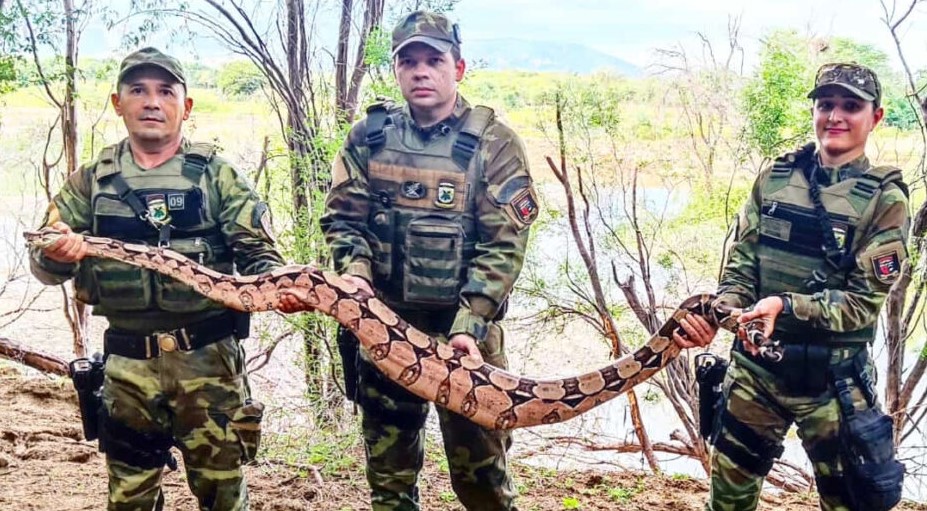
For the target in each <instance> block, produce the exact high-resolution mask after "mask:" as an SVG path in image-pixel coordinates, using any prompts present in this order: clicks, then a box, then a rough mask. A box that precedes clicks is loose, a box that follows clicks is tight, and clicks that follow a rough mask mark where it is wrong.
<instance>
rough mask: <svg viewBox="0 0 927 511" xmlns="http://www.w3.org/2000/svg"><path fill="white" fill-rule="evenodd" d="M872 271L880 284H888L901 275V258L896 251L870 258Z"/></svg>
mask: <svg viewBox="0 0 927 511" xmlns="http://www.w3.org/2000/svg"><path fill="white" fill-rule="evenodd" d="M872 270H873V271H874V272H875V276H876V278H877V279H879V281H880V282H884V283H886V284H890V283H892V282H894V281H895V278H897V277H898V275H899V274H900V273H901V258H900V257H898V251H897V250H892V251H890V252H883V253H880V254H876V255H874V256H872Z"/></svg>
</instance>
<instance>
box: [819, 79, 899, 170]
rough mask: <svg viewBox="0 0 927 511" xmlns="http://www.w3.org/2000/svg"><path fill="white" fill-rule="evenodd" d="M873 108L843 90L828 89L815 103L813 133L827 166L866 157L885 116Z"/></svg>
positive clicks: (836, 88)
mask: <svg viewBox="0 0 927 511" xmlns="http://www.w3.org/2000/svg"><path fill="white" fill-rule="evenodd" d="M874 106H875V105H874V104H873V102H872V101H865V100H863V99H861V98H858V97H856V96H854V95H853V94H851V93H849V92H848V91H846V90H844V89H842V88H840V87H834V88H833V89H831V90H827V89H825V90H823V91H821V94H820V95H818V96H817V97H816V98H815V99H814V107H813V108H812V118H813V120H814V131H815V135H816V136H817V139H818V147H819V148H820V151H821V160H822V162H823V163H824V164H825V165H842V164H844V163H846V162H849V161H852V160H854V159H856V158H858V157H860V156H862V155H863V153H864V152H865V151H866V140H867V139H868V138H869V133H871V132H872V130H873V129H874V128H875V127H876V125H877V124H879V121H881V120H882V116H883V115H884V110H882V108H881V107H880V108H874Z"/></svg>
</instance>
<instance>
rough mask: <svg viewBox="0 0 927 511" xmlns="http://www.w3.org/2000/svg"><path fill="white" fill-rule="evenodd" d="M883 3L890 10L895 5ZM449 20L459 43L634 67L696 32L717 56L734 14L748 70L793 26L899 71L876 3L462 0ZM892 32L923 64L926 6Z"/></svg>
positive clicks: (905, 0)
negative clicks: (551, 47) (883, 57)
mask: <svg viewBox="0 0 927 511" xmlns="http://www.w3.org/2000/svg"><path fill="white" fill-rule="evenodd" d="M884 1H885V2H886V4H887V6H888V8H889V9H890V10H891V9H892V8H893V6H895V5H896V2H894V1H893V0H884ZM909 5H910V1H909V0H902V1H901V2H897V7H894V8H895V9H897V10H898V11H901V12H903V11H904V10H905V9H906V8H907V6H909ZM901 12H899V13H898V14H897V15H896V17H897V16H900V15H901ZM453 16H455V17H456V18H457V19H458V20H459V22H460V24H461V32H462V37H463V39H464V44H466V38H467V37H472V38H480V39H489V38H495V37H500V36H504V37H516V38H524V39H535V40H544V41H563V42H573V43H580V44H585V45H587V46H591V47H593V48H595V49H598V50H600V51H603V52H605V53H608V54H611V55H615V56H617V57H620V58H622V59H624V60H627V61H629V62H631V63H632V64H636V65H638V66H641V67H646V66H647V65H648V64H650V63H652V62H653V60H654V49H656V48H667V47H672V46H674V45H679V44H682V45H685V46H687V47H695V46H697V45H698V37H697V33H698V32H701V33H703V34H705V35H706V36H708V37H709V38H710V39H711V40H712V42H713V45H714V46H715V48H716V52H717V51H720V50H721V49H723V48H724V45H725V44H726V38H727V25H728V20H729V18H730V17H731V16H735V17H736V16H739V17H740V18H741V27H742V28H741V38H740V42H741V45H742V46H743V47H744V50H745V54H746V57H747V60H748V62H747V65H748V67H749V66H750V65H751V64H752V63H753V62H751V60H753V61H755V56H756V55H757V53H758V50H759V47H760V44H761V41H762V38H763V36H764V35H765V34H767V33H768V32H769V31H770V30H773V29H776V28H794V29H796V30H798V31H799V32H801V33H807V34H812V35H815V36H817V37H823V38H828V37H835V36H838V37H850V38H853V39H855V40H858V41H861V42H866V43H870V44H873V45H875V46H876V47H878V48H880V49H882V50H883V51H885V52H886V53H888V55H889V57H890V58H891V59H892V62H893V64H894V66H895V67H898V68H899V69H900V61H899V60H898V58H897V49H896V48H895V43H894V41H893V40H892V38H891V34H890V32H889V30H888V28H887V27H886V26H885V23H884V22H883V21H882V20H883V19H884V18H885V12H884V10H883V7H882V4H881V3H880V2H879V0H749V1H748V0H713V1H712V0H708V1H692V0H646V1H630V0H462V1H461V2H460V3H459V4H458V5H457V8H456V10H455V11H454V14H453ZM899 35H900V36H901V38H902V45H903V49H904V52H905V55H906V58H907V59H909V60H910V61H911V62H910V63H911V64H912V66H913V67H914V68H917V67H927V5H920V6H918V7H917V8H915V10H914V12H913V13H912V14H911V16H910V17H909V18H908V21H907V22H905V24H903V25H902V30H901V31H900V34H899Z"/></svg>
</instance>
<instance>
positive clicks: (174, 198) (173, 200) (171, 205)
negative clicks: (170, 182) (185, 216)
mask: <svg viewBox="0 0 927 511" xmlns="http://www.w3.org/2000/svg"><path fill="white" fill-rule="evenodd" d="M183 207H184V195H183V194H182V193H169V194H168V195H167V209H168V211H176V210H178V209H183Z"/></svg>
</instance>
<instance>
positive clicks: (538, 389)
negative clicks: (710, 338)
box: [24, 228, 778, 429]
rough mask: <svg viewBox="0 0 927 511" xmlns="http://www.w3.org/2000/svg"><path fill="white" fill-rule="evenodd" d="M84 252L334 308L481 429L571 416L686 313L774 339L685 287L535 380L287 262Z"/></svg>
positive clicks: (132, 247)
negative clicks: (646, 317) (228, 270)
mask: <svg viewBox="0 0 927 511" xmlns="http://www.w3.org/2000/svg"><path fill="white" fill-rule="evenodd" d="M24 236H25V238H26V241H27V243H28V244H29V245H30V246H33V247H38V248H44V247H48V246H50V245H51V244H53V243H54V242H55V241H56V240H57V239H58V238H60V237H61V236H62V234H61V233H60V232H58V231H55V230H52V229H48V228H46V229H42V230H40V231H27V232H25V233H24ZM84 242H85V243H86V244H87V249H88V250H87V255H88V256H92V257H101V258H106V259H114V260H117V261H122V262H124V263H127V264H130V265H133V266H138V267H141V268H146V269H149V270H153V271H156V272H158V273H162V274H164V275H167V276H170V277H173V278H175V279H177V280H179V281H181V282H183V283H185V284H187V285H189V286H191V287H192V288H193V289H195V290H196V291H197V292H199V293H201V294H203V295H204V296H206V297H208V298H211V299H213V300H215V301H217V302H219V303H221V304H222V305H224V306H226V307H228V308H230V309H235V310H239V311H245V312H256V311H269V310H273V309H275V308H276V307H277V306H278V305H279V303H280V298H281V296H283V295H284V294H285V293H288V294H292V295H293V296H295V297H296V298H298V299H299V300H301V301H302V302H304V303H305V304H307V305H309V306H311V307H313V308H314V309H315V310H317V311H319V312H322V313H325V314H328V315H329V316H331V317H333V318H335V319H336V320H337V321H338V322H339V323H341V324H342V325H343V326H344V327H346V328H348V329H350V330H351V331H352V332H354V334H356V336H357V337H358V339H360V343H361V346H362V347H363V349H364V350H366V351H367V353H368V354H369V355H370V359H371V360H372V361H373V363H374V365H376V367H377V368H378V369H379V370H380V371H382V372H383V373H384V374H385V375H386V376H387V377H389V378H390V379H391V380H393V381H396V382H398V383H399V384H401V385H402V386H403V387H405V388H406V389H408V390H409V391H410V392H412V393H413V394H415V395H417V396H419V397H421V398H423V399H427V400H429V401H433V402H435V403H436V404H438V405H440V406H443V407H445V408H447V409H448V410H451V411H453V412H456V413H458V414H460V415H463V416H464V417H467V418H469V419H470V420H471V421H473V422H475V423H477V424H479V425H481V426H483V427H486V428H490V429H514V428H523V427H529V426H535V425H538V424H554V423H557V422H561V421H565V420H567V419H571V418H573V417H575V416H577V415H579V414H581V413H584V412H586V411H588V410H590V409H592V408H594V407H596V406H598V405H600V404H602V403H604V402H606V401H609V400H611V399H614V398H615V397H617V396H618V395H620V394H622V393H624V392H626V391H628V390H629V389H630V388H632V387H633V386H635V385H637V384H638V383H640V382H642V381H644V380H646V379H648V378H650V377H651V376H653V375H654V374H655V373H657V372H658V371H660V370H661V369H663V367H665V366H666V365H667V364H668V363H669V362H670V361H672V360H673V359H674V358H676V356H677V355H678V354H679V351H680V348H679V347H678V346H677V345H676V343H675V342H674V341H673V338H672V335H673V332H674V331H676V330H677V329H679V328H680V325H679V320H680V319H682V318H684V317H685V316H686V315H687V314H698V315H700V316H702V317H704V318H705V319H706V320H708V321H709V322H710V323H711V324H712V325H714V326H716V327H721V328H724V329H726V330H729V331H732V332H737V331H738V330H739V331H741V332H742V333H745V334H746V335H747V336H748V337H749V339H750V342H753V343H755V345H757V346H758V347H759V348H760V350H761V352H762V353H763V354H764V355H765V356H767V357H769V358H776V357H777V353H778V351H777V350H778V347H777V346H776V345H775V343H773V342H770V341H767V340H765V339H764V338H763V337H762V325H761V324H753V323H751V324H749V325H747V328H745V327H744V326H742V325H739V324H738V323H737V318H738V316H739V315H740V313H741V309H734V308H731V307H728V306H725V305H722V304H717V303H715V302H716V300H715V297H714V296H713V295H710V294H701V295H695V296H692V297H690V298H688V299H686V300H685V301H683V302H682V304H681V305H680V306H679V308H677V309H676V310H675V312H673V314H672V316H671V317H670V318H669V319H667V320H666V322H665V323H664V324H663V325H662V326H661V327H660V329H659V330H658V331H657V332H656V333H655V334H653V335H652V336H651V337H650V340H649V341H648V342H647V344H646V345H644V346H642V347H641V348H639V349H638V350H637V351H635V352H634V353H630V354H627V355H624V356H622V357H621V358H619V359H618V360H616V361H615V362H614V363H612V364H611V365H609V366H607V367H604V368H602V369H599V370H597V371H592V372H589V373H586V374H582V375H579V376H573V377H568V378H560V379H555V380H537V379H531V378H526V377H523V376H519V375H515V374H512V373H510V372H507V371H505V370H503V369H500V368H497V367H493V366H491V365H488V364H485V363H483V362H481V361H479V360H477V359H475V358H473V357H470V356H467V355H466V354H464V353H463V352H461V351H457V350H454V349H452V348H450V347H449V346H447V345H446V344H443V343H440V342H438V341H436V340H435V339H434V338H432V337H430V336H428V335H426V334H425V333H423V332H422V331H420V330H418V329H416V328H415V327H413V326H412V325H410V324H409V323H407V322H406V321H404V320H403V319H402V318H400V317H399V316H398V315H397V314H396V313H395V312H393V311H392V310H390V309H389V308H388V307H387V306H386V305H385V304H384V303H383V302H381V301H380V300H379V299H377V298H376V297H374V296H371V295H370V294H369V293H367V292H366V291H363V290H361V289H359V288H358V287H357V286H355V285H354V284H351V283H350V282H348V281H347V280H345V279H342V278H341V277H340V276H339V275H337V274H336V273H334V272H330V271H323V270H320V269H317V268H314V267H312V266H304V265H292V266H284V267H281V268H277V269H275V270H272V271H270V272H266V273H262V274H260V275H251V276H231V275H225V274H222V273H219V272H216V271H213V270H211V269H209V268H206V267H204V266H201V265H199V264H196V263H195V262H193V261H192V260H190V259H189V258H187V257H185V256H183V255H181V254H179V253H177V252H174V251H172V250H169V249H166V248H157V247H152V246H148V245H140V244H132V243H124V242H121V241H118V240H114V239H110V238H100V237H92V236H84Z"/></svg>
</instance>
